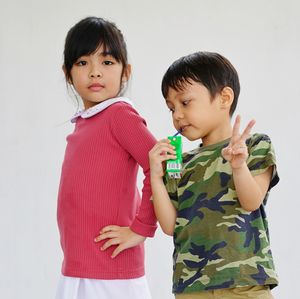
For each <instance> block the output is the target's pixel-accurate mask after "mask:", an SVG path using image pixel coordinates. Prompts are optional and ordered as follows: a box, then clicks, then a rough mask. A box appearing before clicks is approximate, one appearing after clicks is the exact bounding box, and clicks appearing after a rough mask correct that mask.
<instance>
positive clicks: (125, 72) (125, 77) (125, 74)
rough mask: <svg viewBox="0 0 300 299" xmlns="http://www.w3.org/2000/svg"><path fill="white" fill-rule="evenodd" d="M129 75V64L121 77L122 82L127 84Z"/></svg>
mask: <svg viewBox="0 0 300 299" xmlns="http://www.w3.org/2000/svg"><path fill="white" fill-rule="evenodd" d="M130 75H131V64H127V65H126V67H125V68H124V71H123V75H122V82H124V83H125V82H127V81H128V80H129V78H130Z"/></svg>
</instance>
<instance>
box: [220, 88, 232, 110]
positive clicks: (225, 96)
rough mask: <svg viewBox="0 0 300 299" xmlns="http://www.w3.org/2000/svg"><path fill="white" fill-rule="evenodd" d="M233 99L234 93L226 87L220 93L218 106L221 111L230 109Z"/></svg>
mask: <svg viewBox="0 0 300 299" xmlns="http://www.w3.org/2000/svg"><path fill="white" fill-rule="evenodd" d="M233 99H234V91H233V90H232V88H230V87H228V86H226V87H224V88H223V89H222V90H221V92H220V104H221V108H222V109H230V107H231V104H232V102H233Z"/></svg>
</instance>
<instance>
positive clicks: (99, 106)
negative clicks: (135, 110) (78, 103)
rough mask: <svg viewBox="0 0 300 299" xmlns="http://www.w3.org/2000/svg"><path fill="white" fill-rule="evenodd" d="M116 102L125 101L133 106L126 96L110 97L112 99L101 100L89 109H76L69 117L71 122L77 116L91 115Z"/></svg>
mask: <svg viewBox="0 0 300 299" xmlns="http://www.w3.org/2000/svg"><path fill="white" fill-rule="evenodd" d="M117 102H125V103H127V104H129V105H131V106H132V107H134V105H133V103H132V102H131V101H130V100H129V99H128V98H125V97H118V98H112V99H109V100H106V101H104V102H101V103H99V104H97V105H95V106H93V107H91V108H89V109H86V110H84V109H82V110H80V111H78V112H77V113H75V115H74V116H73V117H72V118H71V122H72V123H75V122H76V120H77V118H78V117H81V118H89V117H92V116H94V115H95V114H97V113H99V112H101V111H103V110H104V109H106V108H107V107H109V106H111V105H112V104H115V103H117Z"/></svg>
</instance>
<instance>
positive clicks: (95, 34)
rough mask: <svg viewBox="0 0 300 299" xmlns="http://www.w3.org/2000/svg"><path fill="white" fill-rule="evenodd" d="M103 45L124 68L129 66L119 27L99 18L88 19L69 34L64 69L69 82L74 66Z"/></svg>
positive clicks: (76, 25) (74, 27)
mask: <svg viewBox="0 0 300 299" xmlns="http://www.w3.org/2000/svg"><path fill="white" fill-rule="evenodd" d="M101 45H103V50H104V51H105V52H108V53H109V54H110V55H112V56H113V57H114V58H115V59H116V60H117V62H121V63H122V65H123V70H124V67H125V66H126V65H127V64H128V61H127V49H126V43H125V41H124V37H123V34H122V32H121V31H120V30H119V29H118V28H117V26H116V25H115V24H114V23H112V22H109V21H107V20H104V19H102V18H97V17H87V18H85V19H83V20H81V21H79V22H78V23H77V24H75V25H74V26H73V27H72V28H71V29H70V30H69V32H68V34H67V37H66V41H65V49H64V68H65V73H66V78H67V80H69V79H71V69H72V66H73V64H74V63H75V62H76V61H77V60H78V58H80V57H81V56H84V55H90V54H92V53H94V52H95V51H97V49H98V48H99V47H100V46H101Z"/></svg>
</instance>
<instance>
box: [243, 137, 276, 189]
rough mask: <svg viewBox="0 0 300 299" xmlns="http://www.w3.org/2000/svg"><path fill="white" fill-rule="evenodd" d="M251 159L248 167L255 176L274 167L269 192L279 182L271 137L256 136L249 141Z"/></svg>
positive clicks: (249, 158) (248, 160) (248, 161)
mask: <svg viewBox="0 0 300 299" xmlns="http://www.w3.org/2000/svg"><path fill="white" fill-rule="evenodd" d="M247 145H248V151H249V157H248V159H247V165H248V168H249V170H250V171H251V173H252V175H253V176H256V175H259V174H262V173H264V172H265V171H267V169H268V168H269V167H271V166H273V174H272V178H271V182H270V186H269V190H270V189H271V188H272V187H274V186H275V185H276V184H277V183H278V182H279V176H278V172H277V166H276V157H275V151H274V147H273V145H272V143H271V139H270V137H269V136H267V135H265V134H254V135H253V136H251V137H250V138H249V139H248V140H247Z"/></svg>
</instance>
